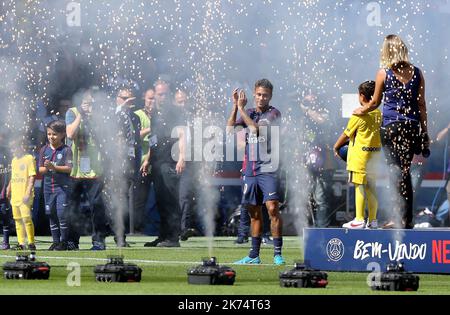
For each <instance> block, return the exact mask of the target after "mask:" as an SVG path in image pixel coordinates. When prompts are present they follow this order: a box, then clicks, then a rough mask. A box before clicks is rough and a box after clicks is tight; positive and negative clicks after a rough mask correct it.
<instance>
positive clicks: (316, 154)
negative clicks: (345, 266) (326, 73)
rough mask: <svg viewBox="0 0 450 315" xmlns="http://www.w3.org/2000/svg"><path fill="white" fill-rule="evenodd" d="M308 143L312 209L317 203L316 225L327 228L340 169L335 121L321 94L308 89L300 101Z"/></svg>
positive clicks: (307, 153) (309, 186)
mask: <svg viewBox="0 0 450 315" xmlns="http://www.w3.org/2000/svg"><path fill="white" fill-rule="evenodd" d="M300 109H301V110H302V112H303V118H304V124H305V135H304V136H305V140H306V143H307V152H306V161H305V162H306V166H307V170H308V190H309V194H310V197H311V198H310V199H309V200H310V201H309V202H310V203H311V205H310V206H311V208H313V204H315V205H316V208H317V211H316V216H315V217H316V220H315V226H316V227H319V228H326V227H328V226H330V224H331V218H332V212H333V209H332V207H331V206H332V204H333V200H332V198H333V173H334V169H335V168H336V164H335V161H334V159H333V156H332V153H331V152H332V149H331V148H332V144H333V143H332V139H331V137H330V136H331V135H332V132H331V130H332V121H331V119H330V115H329V113H328V111H327V110H326V109H325V108H324V107H323V105H322V104H321V103H320V102H319V100H318V97H317V95H315V94H314V93H313V92H312V91H307V92H306V93H305V95H304V97H303V99H302V101H301V103H300Z"/></svg>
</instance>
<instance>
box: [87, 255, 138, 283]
mask: <svg viewBox="0 0 450 315" xmlns="http://www.w3.org/2000/svg"><path fill="white" fill-rule="evenodd" d="M94 273H95V280H97V281H99V282H140V281H141V275H142V269H141V268H140V267H138V266H137V265H135V264H128V263H124V262H123V256H109V257H108V262H107V263H106V264H105V265H97V266H95V267H94Z"/></svg>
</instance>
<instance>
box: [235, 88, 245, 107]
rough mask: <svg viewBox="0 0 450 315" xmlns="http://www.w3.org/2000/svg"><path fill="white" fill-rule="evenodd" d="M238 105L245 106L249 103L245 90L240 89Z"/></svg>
mask: <svg viewBox="0 0 450 315" xmlns="http://www.w3.org/2000/svg"><path fill="white" fill-rule="evenodd" d="M237 104H238V107H240V108H244V107H245V105H247V96H246V95H245V92H244V90H240V91H239V98H238V103H237Z"/></svg>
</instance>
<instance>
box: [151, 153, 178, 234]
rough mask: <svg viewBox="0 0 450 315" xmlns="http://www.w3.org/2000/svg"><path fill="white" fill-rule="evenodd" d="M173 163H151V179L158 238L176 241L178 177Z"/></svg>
mask: <svg viewBox="0 0 450 315" xmlns="http://www.w3.org/2000/svg"><path fill="white" fill-rule="evenodd" d="M175 165H176V164H175V163H173V162H159V161H153V163H152V179H153V184H154V187H155V193H156V205H157V208H158V211H159V216H160V219H161V221H160V227H159V237H160V238H161V239H163V240H170V241H178V237H179V235H180V225H181V224H180V206H179V203H178V196H179V184H180V176H179V175H178V174H177V173H176V170H175Z"/></svg>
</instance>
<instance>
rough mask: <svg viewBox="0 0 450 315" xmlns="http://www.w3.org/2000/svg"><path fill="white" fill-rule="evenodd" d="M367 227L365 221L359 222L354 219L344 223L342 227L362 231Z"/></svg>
mask: <svg viewBox="0 0 450 315" xmlns="http://www.w3.org/2000/svg"><path fill="white" fill-rule="evenodd" d="M365 225H366V222H365V221H364V220H362V221H359V220H356V219H353V220H352V221H350V222H347V223H344V224H343V225H342V227H343V228H345V229H352V230H360V229H364V227H365Z"/></svg>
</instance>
